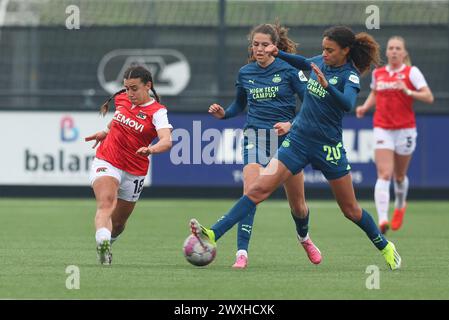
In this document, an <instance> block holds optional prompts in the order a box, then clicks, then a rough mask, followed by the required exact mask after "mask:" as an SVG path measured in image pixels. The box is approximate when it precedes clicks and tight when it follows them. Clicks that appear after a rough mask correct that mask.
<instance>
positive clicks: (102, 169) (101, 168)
mask: <svg viewBox="0 0 449 320" xmlns="http://www.w3.org/2000/svg"><path fill="white" fill-rule="evenodd" d="M107 170H108V168H106V167H100V168H97V173H100V172H106V171H107Z"/></svg>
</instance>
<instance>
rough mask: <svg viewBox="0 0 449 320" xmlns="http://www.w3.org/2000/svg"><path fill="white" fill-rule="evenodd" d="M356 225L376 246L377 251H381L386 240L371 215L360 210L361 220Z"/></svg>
mask: <svg viewBox="0 0 449 320" xmlns="http://www.w3.org/2000/svg"><path fill="white" fill-rule="evenodd" d="M356 224H357V225H358V226H359V227H360V229H362V230H363V231H365V233H366V235H367V236H368V238H369V239H370V240H371V242H372V243H373V244H374V245H375V246H376V248H377V249H379V250H382V249H383V248H385V246H386V245H387V243H388V241H387V239H386V238H385V237H384V236H383V235H382V233H381V232H380V230H379V228H378V227H377V225H376V223H375V222H374V220H373V218H372V217H371V215H370V214H369V213H368V212H367V211H365V210H364V209H362V218H361V219H360V220H359V221H357V222H356Z"/></svg>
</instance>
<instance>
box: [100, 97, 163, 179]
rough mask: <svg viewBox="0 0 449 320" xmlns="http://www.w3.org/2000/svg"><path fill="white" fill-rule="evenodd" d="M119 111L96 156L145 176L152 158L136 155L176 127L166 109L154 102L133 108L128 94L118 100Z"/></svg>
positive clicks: (117, 110) (131, 172) (117, 108)
mask: <svg viewBox="0 0 449 320" xmlns="http://www.w3.org/2000/svg"><path fill="white" fill-rule="evenodd" d="M115 106H116V111H115V113H114V117H113V118H112V121H111V125H110V131H109V133H108V135H107V136H106V138H105V139H104V140H103V141H102V142H101V144H100V146H99V147H98V149H97V153H96V157H97V158H99V159H102V160H105V161H107V162H109V163H111V164H112V165H113V166H114V167H116V168H118V169H121V170H123V171H126V172H128V173H130V174H132V175H136V176H145V175H146V174H147V172H148V167H149V164H150V161H149V158H148V157H145V156H141V155H138V154H136V151H137V150H138V149H139V148H141V147H147V146H149V145H150V144H151V142H152V141H153V140H154V139H155V138H156V137H157V130H158V129H161V128H172V126H171V125H170V124H169V123H168V120H167V109H166V108H165V106H163V105H161V104H159V103H158V102H156V100H152V101H150V102H148V103H146V104H143V105H140V106H134V105H132V103H131V101H130V100H129V99H128V96H127V94H126V93H122V94H120V95H117V96H116V97H115Z"/></svg>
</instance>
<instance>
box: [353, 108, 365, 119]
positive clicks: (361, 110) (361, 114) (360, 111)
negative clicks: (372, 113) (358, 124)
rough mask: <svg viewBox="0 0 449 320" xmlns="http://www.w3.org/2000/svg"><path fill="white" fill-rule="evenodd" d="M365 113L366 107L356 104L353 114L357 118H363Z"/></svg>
mask: <svg viewBox="0 0 449 320" xmlns="http://www.w3.org/2000/svg"><path fill="white" fill-rule="evenodd" d="M365 113H366V109H365V108H364V107H363V106H357V108H355V115H356V116H357V118H363V117H364V116H365Z"/></svg>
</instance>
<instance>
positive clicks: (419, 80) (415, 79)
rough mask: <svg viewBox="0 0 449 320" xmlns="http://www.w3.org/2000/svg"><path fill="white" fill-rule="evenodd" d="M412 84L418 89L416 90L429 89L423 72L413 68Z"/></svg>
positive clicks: (411, 71) (411, 70)
mask: <svg viewBox="0 0 449 320" xmlns="http://www.w3.org/2000/svg"><path fill="white" fill-rule="evenodd" d="M409 77H410V82H411V83H412V84H413V86H414V87H415V88H416V90H419V89H421V88H424V87H427V86H428V85H427V81H426V79H425V78H424V75H423V74H422V73H421V71H420V70H419V69H418V68H417V67H415V66H413V67H412V68H411V69H410V75H409Z"/></svg>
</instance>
